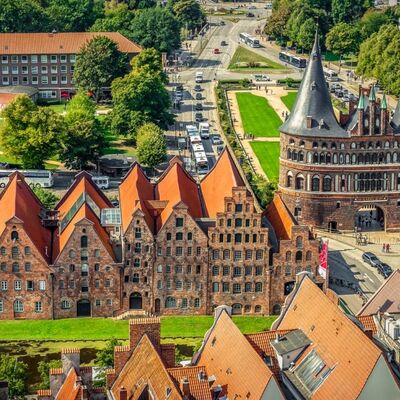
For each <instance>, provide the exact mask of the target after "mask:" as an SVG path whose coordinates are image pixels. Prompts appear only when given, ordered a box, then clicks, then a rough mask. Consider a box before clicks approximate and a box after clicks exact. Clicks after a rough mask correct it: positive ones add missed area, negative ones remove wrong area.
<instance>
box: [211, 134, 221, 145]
mask: <svg viewBox="0 0 400 400" xmlns="http://www.w3.org/2000/svg"><path fill="white" fill-rule="evenodd" d="M211 143H212V144H222V140H221V136H218V135H214V136H213V137H212V138H211Z"/></svg>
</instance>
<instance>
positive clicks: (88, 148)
mask: <svg viewBox="0 0 400 400" xmlns="http://www.w3.org/2000/svg"><path fill="white" fill-rule="evenodd" d="M65 125H66V129H65V132H64V135H63V136H62V139H61V145H60V150H59V157H60V160H61V161H62V162H64V164H65V165H66V166H67V167H68V168H71V169H84V168H86V167H87V166H88V165H89V163H93V164H96V163H97V161H98V159H99V157H100V156H102V155H103V154H104V149H105V147H106V145H107V143H106V140H105V137H104V134H103V132H102V130H101V129H100V127H99V123H98V121H97V119H96V106H95V103H94V102H93V101H92V100H91V99H90V98H89V97H88V96H87V95H86V94H85V93H78V94H76V95H75V96H74V97H73V98H72V100H71V102H70V103H69V105H68V107H67V114H66V116H65Z"/></svg>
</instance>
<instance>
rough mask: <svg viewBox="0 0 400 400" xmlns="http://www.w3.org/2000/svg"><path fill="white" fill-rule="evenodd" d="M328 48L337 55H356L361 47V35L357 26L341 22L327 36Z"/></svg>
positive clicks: (326, 43)
mask: <svg viewBox="0 0 400 400" xmlns="http://www.w3.org/2000/svg"><path fill="white" fill-rule="evenodd" d="M325 45H326V48H327V49H328V50H330V51H332V52H333V53H335V54H339V55H346V54H355V53H357V51H358V48H359V46H360V33H359V30H358V28H357V26H356V25H353V24H347V23H345V22H339V23H338V24H337V25H335V26H334V27H333V28H332V29H331V30H330V31H329V32H328V34H327V35H326V41H325Z"/></svg>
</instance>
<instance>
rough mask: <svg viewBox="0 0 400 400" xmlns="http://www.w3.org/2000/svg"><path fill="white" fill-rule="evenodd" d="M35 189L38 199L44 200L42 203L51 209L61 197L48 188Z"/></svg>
mask: <svg viewBox="0 0 400 400" xmlns="http://www.w3.org/2000/svg"><path fill="white" fill-rule="evenodd" d="M33 191H34V192H35V194H36V196H37V197H38V199H39V200H40V201H41V202H42V204H43V205H44V206H45V207H46V208H47V209H48V210H51V209H53V208H54V206H55V205H56V204H57V203H58V201H59V200H60V198H59V197H58V196H56V195H55V194H54V193H53V192H51V191H50V190H48V189H43V188H42V187H36V186H35V187H34V188H33Z"/></svg>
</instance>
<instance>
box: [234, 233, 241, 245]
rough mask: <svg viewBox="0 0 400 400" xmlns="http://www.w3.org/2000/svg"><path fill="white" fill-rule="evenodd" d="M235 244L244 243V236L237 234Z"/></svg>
mask: <svg viewBox="0 0 400 400" xmlns="http://www.w3.org/2000/svg"><path fill="white" fill-rule="evenodd" d="M235 243H242V234H241V233H235Z"/></svg>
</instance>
